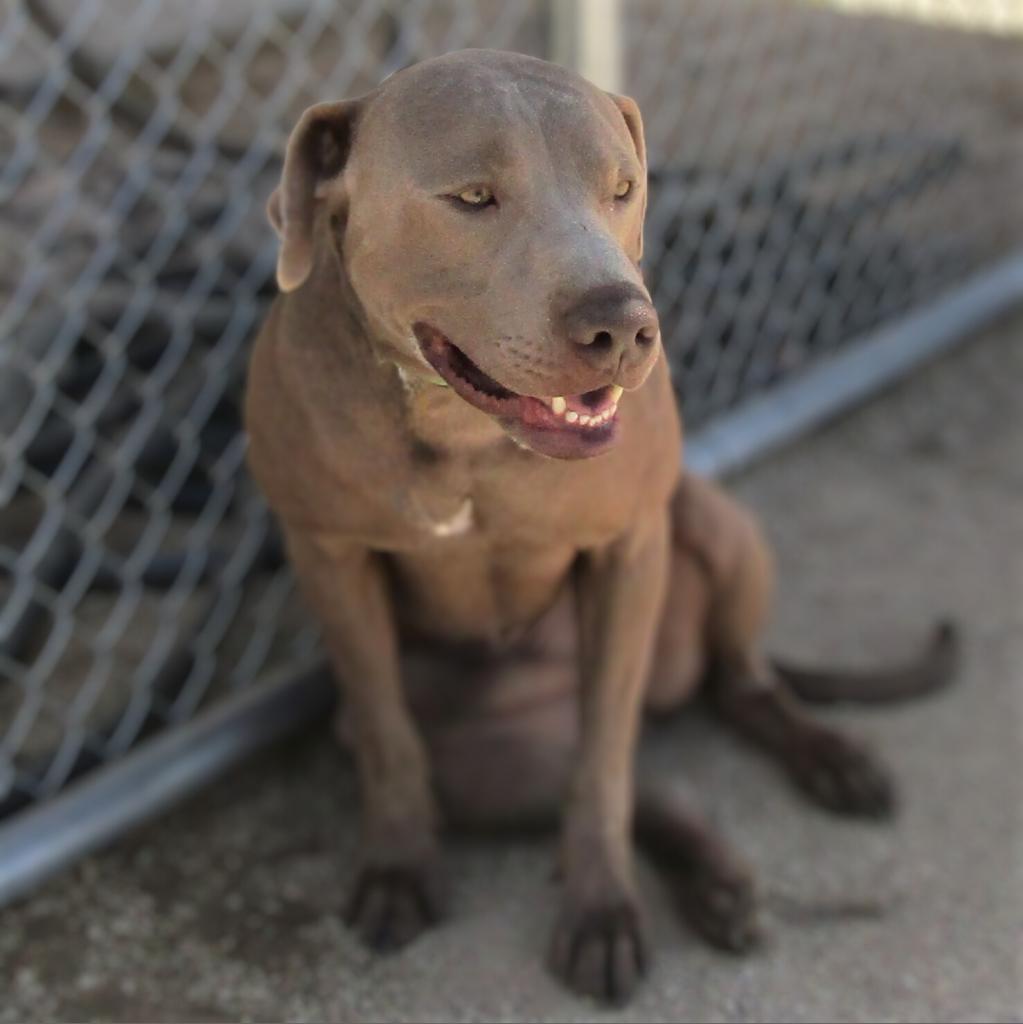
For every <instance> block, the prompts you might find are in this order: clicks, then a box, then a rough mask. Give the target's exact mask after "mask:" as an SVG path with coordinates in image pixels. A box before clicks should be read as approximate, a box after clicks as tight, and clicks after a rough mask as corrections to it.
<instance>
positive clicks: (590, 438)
mask: <svg viewBox="0 0 1023 1024" xmlns="http://www.w3.org/2000/svg"><path fill="white" fill-rule="evenodd" d="M413 332H414V334H415V336H416V340H417V341H418V342H419V348H420V350H421V351H422V353H423V356H424V357H425V358H426V360H427V362H428V363H429V364H430V365H431V366H432V367H433V369H434V370H435V371H436V372H437V373H438V375H439V376H440V377H441V378H442V379H443V380H444V382H445V383H446V384H448V385H449V386H450V387H451V389H452V390H453V391H454V392H455V393H456V394H457V395H458V396H459V397H460V398H462V399H464V400H465V401H466V402H468V403H469V404H470V405H473V406H475V407H476V408H477V409H479V410H480V411H482V412H485V413H487V414H488V415H490V416H493V417H494V418H495V419H498V420H500V421H501V424H502V426H504V428H505V429H506V430H507V431H508V432H509V433H510V434H511V435H512V437H514V438H515V439H516V440H519V441H521V442H523V443H524V444H526V445H527V446H528V447H530V448H533V449H534V450H536V451H538V452H540V453H541V454H543V455H551V456H553V457H555V458H563V459H573V458H587V457H589V456H593V455H599V454H600V453H601V452H602V451H605V450H606V449H607V448H609V447H610V446H611V445H612V444H613V443H614V441H615V439H616V437H617V428H618V400H619V399H620V398H621V396H622V388H620V387H619V386H618V385H616V384H608V385H605V386H604V387H601V388H596V389H594V390H593V391H586V392H584V393H583V394H580V395H554V396H552V397H550V398H537V397H534V396H532V395H520V394H518V393H517V392H515V391H512V390H510V389H509V388H506V387H505V386H504V385H503V384H501V383H499V382H498V381H496V380H494V379H493V377H490V376H488V375H487V374H486V373H484V372H483V370H481V369H480V368H479V367H478V366H477V365H476V364H475V363H474V362H473V361H472V360H471V359H470V358H469V357H468V356H467V355H466V354H465V353H464V352H463V351H462V350H461V349H460V348H458V346H457V345H454V344H453V343H452V342H451V341H449V340H448V338H447V336H446V335H444V334H443V333H441V332H440V331H438V330H437V329H436V328H434V327H431V326H430V325H429V324H424V323H418V324H415V325H414V327H413Z"/></svg>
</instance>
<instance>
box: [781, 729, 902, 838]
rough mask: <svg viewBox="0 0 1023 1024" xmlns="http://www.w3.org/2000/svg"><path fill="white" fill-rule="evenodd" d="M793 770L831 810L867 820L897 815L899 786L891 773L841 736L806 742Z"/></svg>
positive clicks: (804, 786)
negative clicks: (897, 791) (896, 786)
mask: <svg viewBox="0 0 1023 1024" xmlns="http://www.w3.org/2000/svg"><path fill="white" fill-rule="evenodd" d="M790 771H791V773H792V775H793V777H794V779H795V781H796V782H797V783H798V784H799V786H800V787H801V788H802V789H803V790H804V791H805V792H806V793H807V794H808V795H809V796H810V797H812V798H813V799H814V800H815V801H816V802H817V803H819V804H821V805H822V806H823V807H826V808H827V809H828V810H830V811H835V812H836V813H838V814H850V815H856V816H858V817H865V818H889V817H891V816H892V814H894V812H895V808H896V794H895V785H894V783H893V782H892V779H891V776H890V775H889V773H888V770H887V769H886V768H885V767H884V766H883V765H882V764H881V762H880V761H879V760H878V759H877V758H876V757H875V756H874V755H873V754H872V753H870V751H868V750H867V749H866V748H865V747H862V746H860V745H859V744H858V743H855V742H853V741H852V740H849V739H846V738H845V737H844V736H841V735H839V734H837V733H832V732H825V733H821V734H820V735H819V736H817V737H815V738H814V740H813V741H812V742H809V743H804V744H803V745H802V747H801V749H800V750H799V751H798V752H797V753H796V755H795V756H794V757H793V758H792V760H791V762H790Z"/></svg>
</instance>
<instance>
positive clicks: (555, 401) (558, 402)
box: [551, 395, 568, 416]
mask: <svg viewBox="0 0 1023 1024" xmlns="http://www.w3.org/2000/svg"><path fill="white" fill-rule="evenodd" d="M551 408H552V409H553V410H554V411H555V412H556V413H557V414H558V415H559V416H563V415H564V414H565V410H566V409H567V408H568V402H566V401H565V400H564V399H563V398H562V397H561V396H560V395H558V397H557V398H552V399H551Z"/></svg>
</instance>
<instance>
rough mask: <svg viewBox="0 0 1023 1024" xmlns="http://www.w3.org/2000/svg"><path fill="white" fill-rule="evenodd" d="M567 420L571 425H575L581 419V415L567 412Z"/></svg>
mask: <svg viewBox="0 0 1023 1024" xmlns="http://www.w3.org/2000/svg"><path fill="white" fill-rule="evenodd" d="M565 419H566V420H568V422H569V423H575V422H576V421H577V420H578V419H579V413H577V412H566V413H565Z"/></svg>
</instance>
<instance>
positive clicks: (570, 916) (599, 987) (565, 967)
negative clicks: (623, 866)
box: [550, 898, 648, 1003]
mask: <svg viewBox="0 0 1023 1024" xmlns="http://www.w3.org/2000/svg"><path fill="white" fill-rule="evenodd" d="M647 960H648V953H647V942H646V937H645V934H644V926H643V922H642V917H641V914H640V912H639V909H638V907H637V906H636V904H635V902H634V901H633V900H632V899H629V898H622V899H619V900H615V901H610V900H609V901H608V902H606V903H603V904H600V905H598V906H574V905H572V903H571V902H569V904H568V905H566V906H565V907H564V909H563V910H562V912H561V916H560V918H559V919H558V922H557V924H556V925H555V928H554V941H553V943H552V946H551V958H550V965H551V970H552V971H553V972H554V973H555V974H556V975H557V976H558V977H559V978H560V979H561V980H562V981H563V982H565V984H566V985H568V986H569V988H572V989H574V990H575V991H576V992H579V993H581V994H583V995H588V996H592V997H593V998H595V999H600V1000H603V1001H605V1002H612V1003H624V1002H626V1001H627V1000H628V999H629V997H630V996H631V995H632V993H633V991H634V989H635V987H636V985H637V983H638V982H639V980H640V978H641V977H642V976H643V975H644V974H645V973H646V967H647Z"/></svg>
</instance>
